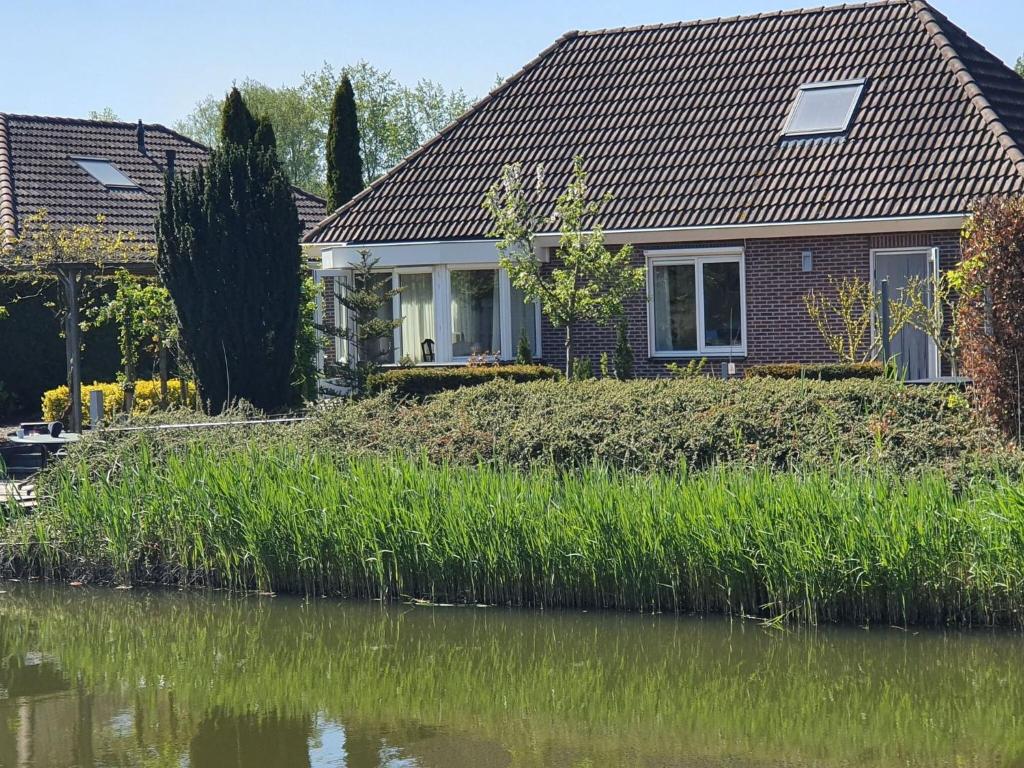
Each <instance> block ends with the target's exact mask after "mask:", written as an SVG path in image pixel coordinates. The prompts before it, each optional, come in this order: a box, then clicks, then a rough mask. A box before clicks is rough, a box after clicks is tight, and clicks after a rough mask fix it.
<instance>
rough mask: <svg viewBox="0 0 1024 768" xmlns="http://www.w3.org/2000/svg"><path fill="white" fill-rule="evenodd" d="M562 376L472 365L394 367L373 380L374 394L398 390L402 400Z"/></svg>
mask: <svg viewBox="0 0 1024 768" xmlns="http://www.w3.org/2000/svg"><path fill="white" fill-rule="evenodd" d="M560 376H561V373H560V372H559V371H557V370H555V369H554V368H549V367H548V366H546V365H468V366H459V367H450V368H446V367H440V366H438V367H429V368H428V367H420V368H392V369H390V370H387V371H384V372H382V373H378V374H374V375H373V376H371V377H370V380H369V388H370V391H371V392H381V391H383V390H385V389H394V390H395V392H396V393H397V394H398V395H400V396H402V397H417V398H424V397H428V396H430V395H436V394H438V393H439V392H444V391H446V390H449V389H459V388H460V387H470V386H473V385H475V384H483V383H485V382H488V381H494V380H495V379H504V380H507V381H514V382H519V383H522V382H527V381H538V380H543V379H557V378H559V377H560Z"/></svg>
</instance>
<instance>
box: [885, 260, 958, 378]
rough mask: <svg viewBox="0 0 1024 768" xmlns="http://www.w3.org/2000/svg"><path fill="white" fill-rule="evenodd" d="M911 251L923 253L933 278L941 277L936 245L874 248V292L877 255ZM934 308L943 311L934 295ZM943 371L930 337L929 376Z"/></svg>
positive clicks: (937, 352)
mask: <svg viewBox="0 0 1024 768" xmlns="http://www.w3.org/2000/svg"><path fill="white" fill-rule="evenodd" d="M911 253H923V254H925V257H926V258H927V260H928V272H929V273H930V274H931V277H932V280H935V281H937V280H938V277H939V249H938V248H936V247H934V246H929V245H925V246H918V247H916V248H872V249H871V251H870V253H869V267H868V268H869V270H870V272H869V278H870V280H869V282H870V284H871V292H872V294H873V293H874V292H875V256H879V255H880V256H898V255H900V254H911ZM932 309H933V311H935V312H941V311H942V308H941V307H940V306H938V304H937V303H936V302H935V297H934V296H933V297H932ZM876 338H877V329H876V327H875V316H874V314H873V313H872V315H871V343H872V344H874V343H875V340H876ZM941 373H942V367H941V364H940V361H939V348H938V346H937V345H936V344H935V340H934V339H933V338H931V337H930V336H929V337H928V378H929V379H937V378H939V376H940V375H941Z"/></svg>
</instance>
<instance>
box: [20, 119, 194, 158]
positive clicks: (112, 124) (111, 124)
mask: <svg viewBox="0 0 1024 768" xmlns="http://www.w3.org/2000/svg"><path fill="white" fill-rule="evenodd" d="M0 114H2V115H4V116H5V117H9V118H14V119H15V120H32V121H35V122H37V123H52V124H54V125H95V126H101V127H106V128H124V129H126V130H132V131H134V130H135V129H136V128H137V127H138V123H137V122H135V123H130V122H127V121H125V120H93V119H92V118H88V117H60V116H58V115H26V114H19V113H16V112H0ZM142 125H143V127H144V128H146V129H147V130H148V129H154V130H159V131H164V132H165V133H169V134H170V135H172V136H174V137H176V138H178V139H181V140H182V141H184V142H187V143H188V144H192V145H194V146H195V147H197V148H199V149H204V150H206V151H207V152H209V151H211V148H210V147H208V146H207V145H205V144H203V143H202V142H199V141H196V140H195V139H193V138H191V137H189V136H186V135H185V134H183V133H181V132H180V131H176V130H174V129H173V128H168V127H167V126H166V125H164V124H163V123H143V124H142Z"/></svg>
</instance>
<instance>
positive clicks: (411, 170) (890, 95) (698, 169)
mask: <svg viewBox="0 0 1024 768" xmlns="http://www.w3.org/2000/svg"><path fill="white" fill-rule="evenodd" d="M859 78H864V79H866V81H867V82H866V86H865V88H864V93H863V96H862V100H861V102H860V105H859V108H858V109H857V112H856V113H855V115H854V118H853V122H852V124H851V126H850V128H849V130H848V131H847V132H846V134H845V136H840V137H832V138H813V139H783V138H782V136H781V134H782V131H783V127H784V125H785V123H786V120H787V117H788V115H789V112H790V109H791V108H792V105H793V103H794V98H795V95H796V92H797V89H798V88H799V86H801V85H802V84H807V83H813V82H821V81H843V80H851V79H859ZM1022 147H1024V81H1022V80H1021V78H1019V77H1018V76H1017V75H1016V74H1015V73H1014V72H1013V71H1012V70H1010V69H1009V68H1007V67H1006V66H1005V65H1004V64H1003V63H1002V62H1001V61H999V60H998V59H997V58H996V57H995V56H993V55H992V54H990V53H989V52H988V51H986V50H985V49H984V48H983V47H982V46H980V45H979V44H978V43H976V42H974V41H973V40H971V39H970V38H969V37H968V36H967V35H966V34H965V33H964V32H963V31H961V30H960V29H958V28H957V27H956V26H954V25H953V24H952V23H951V22H950V21H949V20H948V19H946V18H945V17H944V16H943V15H942V14H940V13H938V12H937V11H935V10H934V9H932V8H931V7H930V6H929V5H928V4H927V3H925V2H921V1H920V0H885V1H884V2H873V3H868V4H863V5H844V6H836V7H831V8H816V9H810V10H797V11H787V12H779V13H771V14H761V15H757V16H747V17H737V18H731V19H715V20H711V21H696V22H688V23H678V24H664V25H657V26H644V27H634V28H623V29H608V30H601V31H596V32H570V33H568V34H566V35H565V36H563V37H562V38H560V39H559V40H558V41H557V42H555V43H554V45H552V46H551V47H550V48H548V49H547V50H545V51H544V52H543V53H541V54H540V55H539V56H538V57H537V58H536V59H534V60H533V61H532V62H530V63H529V64H527V65H526V67H525V68H523V69H522V70H521V71H520V72H518V73H517V74H515V75H513V76H512V77H511V78H509V79H508V80H507V81H506V82H505V83H503V84H502V85H501V86H499V87H498V88H497V89H496V90H494V91H493V92H492V93H491V94H490V95H489V96H487V97H486V98H485V99H483V101H481V102H480V103H478V104H477V105H476V106H474V107H473V108H472V109H471V110H470V111H469V112H468V113H467V114H465V115H464V116H463V117H462V118H460V119H459V120H457V121H456V122H455V123H453V124H452V125H450V126H449V127H448V128H446V129H445V130H444V131H442V132H441V134H439V135H438V136H437V137H435V138H434V139H433V140H431V141H430V142H428V143H427V144H425V145H424V146H423V147H421V148H420V149H419V150H417V151H416V152H414V153H413V154H412V155H411V156H410V157H408V158H407V159H406V160H405V161H403V162H402V163H401V164H400V165H398V166H397V167H396V168H394V169H393V170H392V171H391V172H389V173H388V174H386V175H385V176H383V177H382V178H380V179H378V180H377V181H376V182H375V183H374V184H372V185H371V186H370V187H368V188H367V189H365V190H363V192H361V193H360V194H359V195H357V196H356V197H355V198H353V199H352V200H351V201H349V203H348V204H346V205H345V206H343V207H342V208H340V209H339V210H338V211H336V212H335V213H334V214H332V215H331V216H330V217H328V218H327V219H325V220H324V221H323V222H322V223H321V224H320V225H319V226H318V227H317V228H316V229H315V230H314V231H313V232H312V233H311V234H310V235H308V236H307V237H306V242H317V243H328V242H331V243H373V242H408V241H436V240H450V239H479V238H482V237H485V236H486V233H487V231H488V230H489V227H490V222H489V221H488V217H487V215H486V213H485V212H484V210H483V209H482V207H481V203H482V201H483V197H484V193H485V191H486V190H487V188H488V187H489V186H490V185H491V184H492V183H493V182H494V181H495V180H496V179H497V177H498V174H499V171H500V169H501V167H502V165H504V164H506V163H511V162H523V163H524V164H526V166H527V170H528V171H529V170H531V169H532V167H533V164H535V163H543V164H544V165H545V166H546V168H547V171H548V192H547V194H548V197H549V198H550V199H549V200H548V202H549V203H550V202H553V200H554V197H555V196H556V195H557V194H558V192H559V191H560V190H561V189H564V186H565V183H566V181H567V179H568V173H569V170H570V168H571V160H572V157H573V156H574V155H576V154H583V155H584V156H585V158H586V168H587V170H588V171H589V173H590V182H591V185H592V187H593V188H594V190H595V192H597V193H602V192H606V191H608V192H611V193H612V194H613V195H614V200H613V201H612V202H611V203H610V204H608V205H607V206H606V207H605V209H604V212H603V214H602V223H603V225H604V227H605V229H606V230H633V229H656V228H678V227H702V226H715V225H740V224H755V223H764V224H768V223H789V222H808V221H834V220H847V219H870V218H889V217H910V216H926V215H941V214H954V213H956V214H959V213H963V212H966V211H967V210H968V207H969V205H970V202H971V201H972V200H973V199H974V198H976V197H978V196H981V195H987V194H993V193H1017V192H1022V191H1024V154H1022V152H1021V149H1022Z"/></svg>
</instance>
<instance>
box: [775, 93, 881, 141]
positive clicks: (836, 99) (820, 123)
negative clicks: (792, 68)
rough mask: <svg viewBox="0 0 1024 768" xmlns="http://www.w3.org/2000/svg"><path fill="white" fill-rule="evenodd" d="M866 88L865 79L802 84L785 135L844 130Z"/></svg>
mask: <svg viewBox="0 0 1024 768" xmlns="http://www.w3.org/2000/svg"><path fill="white" fill-rule="evenodd" d="M863 91H864V81H863V80H843V81H840V82H832V83H806V84H804V85H801V86H800V88H799V89H797V92H796V102H795V103H794V104H793V109H792V110H791V111H790V113H789V120H788V121H787V122H786V127H785V129H784V130H783V131H782V134H783V136H821V135H826V134H830V133H845V132H846V130H847V128H849V127H850V120H851V119H852V118H853V113H854V111H855V110H856V109H857V104H858V102H859V101H860V96H861V93H862V92H863Z"/></svg>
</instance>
